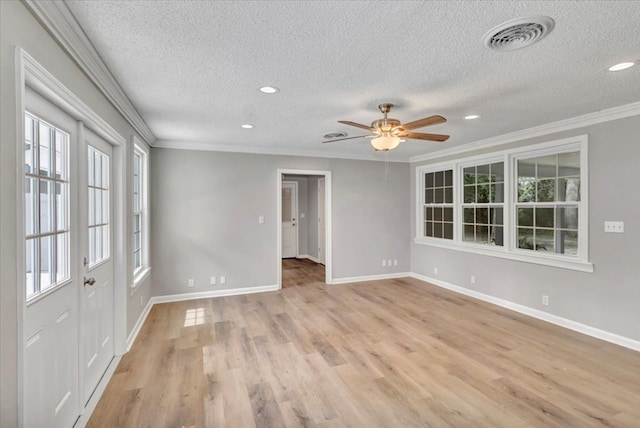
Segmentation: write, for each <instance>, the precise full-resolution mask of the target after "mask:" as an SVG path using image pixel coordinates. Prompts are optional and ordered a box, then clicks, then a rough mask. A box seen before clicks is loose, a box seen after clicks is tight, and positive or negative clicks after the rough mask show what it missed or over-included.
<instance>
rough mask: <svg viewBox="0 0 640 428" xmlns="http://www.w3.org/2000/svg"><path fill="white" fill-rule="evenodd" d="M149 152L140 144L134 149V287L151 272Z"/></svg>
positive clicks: (135, 145)
mask: <svg viewBox="0 0 640 428" xmlns="http://www.w3.org/2000/svg"><path fill="white" fill-rule="evenodd" d="M147 171H148V152H147V151H146V149H145V148H143V147H142V146H141V145H139V144H137V143H136V144H134V149H133V180H132V181H133V237H132V238H133V243H132V248H133V252H132V256H133V260H132V264H133V277H134V283H133V287H134V288H135V287H137V286H138V284H139V283H140V282H141V281H142V280H143V279H144V277H145V276H146V274H147V273H148V271H149V263H148V260H149V259H148V257H149V256H148V242H149V235H148V221H147V197H148V195H147V179H148V178H147V177H148V172H147Z"/></svg>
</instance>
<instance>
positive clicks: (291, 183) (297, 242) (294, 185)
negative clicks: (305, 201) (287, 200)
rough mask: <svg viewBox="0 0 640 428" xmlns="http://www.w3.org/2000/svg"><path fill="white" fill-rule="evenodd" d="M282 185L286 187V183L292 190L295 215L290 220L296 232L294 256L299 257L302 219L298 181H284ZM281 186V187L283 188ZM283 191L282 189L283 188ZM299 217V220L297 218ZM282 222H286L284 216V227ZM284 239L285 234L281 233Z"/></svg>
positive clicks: (292, 208) (292, 207)
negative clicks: (299, 209) (299, 208)
mask: <svg viewBox="0 0 640 428" xmlns="http://www.w3.org/2000/svg"><path fill="white" fill-rule="evenodd" d="M282 185H283V187H282V188H284V186H285V185H288V186H289V187H290V188H291V189H292V190H293V192H292V202H293V203H292V204H291V205H292V206H291V210H292V211H293V215H292V219H293V220H291V221H290V223H293V225H292V228H293V232H294V247H295V251H294V254H293V257H298V254H299V252H300V248H299V245H300V232H298V230H300V227H299V226H300V219H299V218H298V215H299V214H298V182H297V181H283V182H282ZM282 188H281V189H282ZM281 192H282V190H281ZM296 219H298V220H296ZM282 223H284V222H283V221H282V217H280V226H281V227H283V228H284V226H283V225H282ZM280 236H281V237H282V238H281V239H282V240H283V238H284V236H283V235H280Z"/></svg>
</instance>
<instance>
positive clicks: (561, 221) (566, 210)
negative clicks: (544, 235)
mask: <svg viewBox="0 0 640 428" xmlns="http://www.w3.org/2000/svg"><path fill="white" fill-rule="evenodd" d="M557 222H558V227H560V228H562V229H578V207H558V219H557Z"/></svg>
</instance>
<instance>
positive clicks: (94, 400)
mask: <svg viewBox="0 0 640 428" xmlns="http://www.w3.org/2000/svg"><path fill="white" fill-rule="evenodd" d="M121 359H122V356H121V355H116V356H115V357H113V359H112V360H111V362H110V363H109V367H107V370H106V371H105V372H104V374H103V375H102V378H101V379H100V382H98V386H96V389H95V391H93V395H91V399H90V400H89V402H88V403H87V405H86V406H85V408H84V412H82V414H81V415H80V417H79V418H78V419H77V420H76V423H75V424H73V428H84V427H85V426H86V425H87V422H89V419H90V418H91V415H92V414H93V411H94V410H95V409H96V406H97V405H98V402H99V401H100V398H101V397H102V394H103V393H104V390H105V389H106V388H107V385H108V384H109V381H110V380H111V376H113V373H115V371H116V368H117V367H118V364H120V360H121Z"/></svg>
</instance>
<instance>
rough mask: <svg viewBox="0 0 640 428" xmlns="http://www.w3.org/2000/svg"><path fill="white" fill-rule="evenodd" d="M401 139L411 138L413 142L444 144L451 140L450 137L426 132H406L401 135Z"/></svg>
mask: <svg viewBox="0 0 640 428" xmlns="http://www.w3.org/2000/svg"><path fill="white" fill-rule="evenodd" d="M399 137H400V138H410V139H413V140H427V141H437V142H439V143H442V142H443V141H447V140H448V139H449V136H448V135H443V134H426V133H424V132H404V133H402V134H400V135H399Z"/></svg>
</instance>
